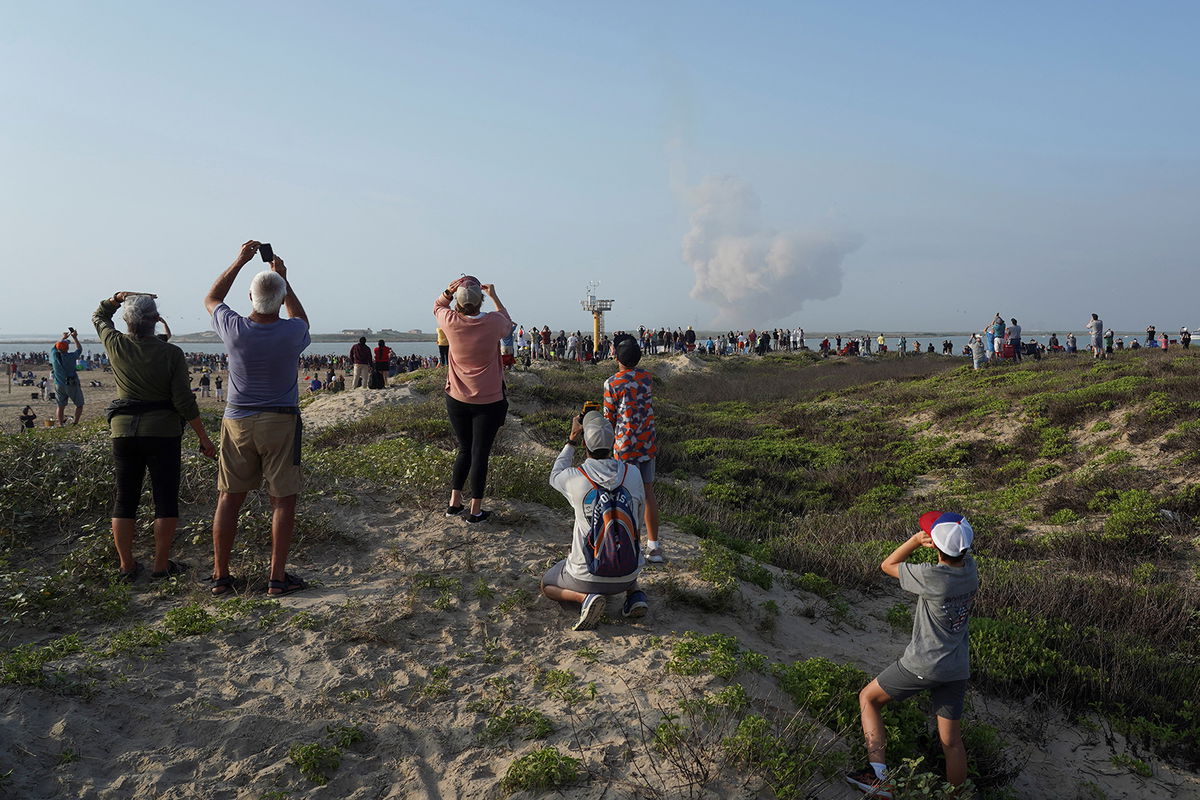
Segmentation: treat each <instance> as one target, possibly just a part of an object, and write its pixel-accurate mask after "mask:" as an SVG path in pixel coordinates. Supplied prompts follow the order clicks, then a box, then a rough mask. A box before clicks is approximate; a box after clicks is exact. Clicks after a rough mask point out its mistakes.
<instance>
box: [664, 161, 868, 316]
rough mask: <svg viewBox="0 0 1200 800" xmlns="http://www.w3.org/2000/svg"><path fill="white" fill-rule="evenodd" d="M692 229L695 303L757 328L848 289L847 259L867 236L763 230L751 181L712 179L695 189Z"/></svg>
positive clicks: (687, 251) (688, 253) (689, 258)
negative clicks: (844, 275) (845, 281)
mask: <svg viewBox="0 0 1200 800" xmlns="http://www.w3.org/2000/svg"><path fill="white" fill-rule="evenodd" d="M690 195H691V197H690V199H691V205H692V217H691V225H692V227H691V230H689V231H688V232H687V235H686V236H684V237H683V259H684V261H686V262H687V263H688V265H689V266H691V268H692V270H693V271H694V272H695V273H696V282H695V284H694V285H693V286H692V297H694V298H696V299H697V300H703V301H705V302H708V303H712V304H714V305H715V306H716V307H717V319H716V322H717V323H718V324H720V325H722V326H725V325H738V326H740V325H753V324H761V323H762V322H765V321H770V320H778V319H782V318H784V317H786V316H788V315H789V314H792V313H794V312H796V311H799V310H800V309H801V308H802V307H803V305H804V302H805V301H806V300H828V299H829V298H831V297H835V296H837V294H838V293H839V292H841V290H842V260H843V259H844V258H845V257H846V255H847V254H849V253H852V252H853V251H855V250H857V249H858V247H859V246H860V245H861V244H862V239H861V237H858V236H853V235H846V234H833V233H825V232H810V233H793V232H782V233H781V232H778V231H773V230H769V229H765V228H763V227H762V225H761V222H760V220H759V201H758V196H757V195H756V194H755V193H754V190H753V189H752V188H751V187H750V185H749V184H747V183H746V182H745V181H743V180H741V179H739V178H735V177H733V176H729V175H726V176H721V177H710V178H708V179H706V180H705V181H704V182H703V183H702V184H700V185H699V186H697V187H695V188H693V189H692V190H691V191H690Z"/></svg>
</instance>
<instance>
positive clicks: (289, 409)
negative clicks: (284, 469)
mask: <svg viewBox="0 0 1200 800" xmlns="http://www.w3.org/2000/svg"><path fill="white" fill-rule="evenodd" d="M225 407H226V408H232V409H234V410H235V411H255V412H258V413H260V414H262V413H267V414H291V415H293V416H295V417H296V436H295V439H294V441H293V443H292V463H293V464H295V465H297V466H299V465H300V437H301V434H302V433H303V431H304V424H303V421H302V420H301V417H300V407H299V406H242V405H238V404H237V403H226V404H225Z"/></svg>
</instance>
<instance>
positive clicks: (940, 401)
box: [515, 351, 1200, 763]
mask: <svg viewBox="0 0 1200 800" xmlns="http://www.w3.org/2000/svg"><path fill="white" fill-rule="evenodd" d="M907 361H910V362H911V361H912V360H907ZM931 362H932V363H931ZM651 369H653V367H652V366H651ZM881 370H892V371H893V372H896V371H899V370H908V371H909V373H910V374H904V373H903V372H897V374H894V375H889V376H888V379H885V380H876V378H877V377H879V374H880V372H881ZM593 375H594V373H591V372H589V371H588V370H587V369H586V368H577V367H570V368H568V369H565V370H562V371H555V372H554V373H551V374H549V375H544V376H543V384H541V385H538V386H537V387H535V388H534V389H532V390H529V391H528V392H523V390H522V389H521V388H520V387H517V389H516V390H515V391H516V394H517V395H518V396H522V395H523V394H525V395H527V396H528V397H530V398H531V399H535V400H537V401H539V402H540V403H541V404H542V411H541V412H539V413H538V414H536V415H534V416H533V417H531V418H529V420H528V421H531V422H533V423H534V425H533V431H534V435H535V436H538V437H540V438H541V439H542V440H543V441H545V442H546V443H547V444H553V443H556V442H557V441H559V439H560V438H561V432H562V420H563V419H564V418H565V417H566V415H568V414H570V413H571V412H572V411H573V410H574V409H577V408H578V407H579V405H580V404H581V403H582V402H583V401H584V400H587V399H594V398H595V396H596V394H597V393H598V391H597V379H596V378H594V377H592V376H593ZM601 377H602V376H601ZM655 390H656V395H655V410H656V417H657V422H658V429H659V435H660V450H659V455H658V471H659V474H660V475H662V476H664V478H666V480H660V482H659V483H658V484H657V485H656V489H657V490H658V494H659V498H660V502H661V507H662V510H663V513H664V515H665V516H666V517H667V518H668V519H671V520H673V521H674V522H676V523H677V524H679V525H680V526H681V527H682V528H684V529H685V530H688V531H689V532H692V533H695V534H697V535H700V536H704V537H706V538H710V539H713V540H715V541H718V542H720V543H722V544H724V545H726V546H727V547H729V548H730V549H732V550H734V551H737V552H742V553H753V554H754V555H755V556H756V557H758V558H763V559H765V560H767V561H770V562H772V563H774V564H776V565H778V566H781V567H784V568H787V569H790V570H794V571H795V572H797V573H802V574H803V573H808V574H815V575H819V576H822V577H825V578H827V579H829V580H830V581H832V582H833V584H835V585H837V586H842V587H852V588H866V587H870V586H873V585H878V584H879V583H880V582H881V580H882V579H881V577H880V574H879V571H878V563H879V561H880V560H882V558H883V556H885V555H886V554H887V553H888V552H890V550H891V549H892V547H894V545H895V543H896V542H898V541H900V540H901V539H903V538H905V537H906V536H907V535H908V533H910V532H911V531H912V530H913V529H914V528H915V520H916V517H917V516H918V515H919V514H920V513H921V512H923V511H925V510H928V509H931V508H938V509H953V510H958V511H961V512H962V513H964V514H966V515H967V516H968V517H969V518H970V519H971V520H972V521H973V523H974V525H975V529H976V532H977V534H978V540H977V547H976V552H977V555H978V556H979V561H980V568H981V572H982V577H983V589H982V591H981V593H980V596H979V599H978V604H977V608H976V619H977V620H978V621H979V624H978V625H976V626H975V627H974V629H973V633H972V639H973V646H974V653H973V657H974V662H975V663H974V670H973V671H974V673H975V675H976V680H977V682H978V684H979V685H982V686H986V687H987V688H988V689H989V690H991V691H996V692H1001V693H1004V694H1007V695H1011V696H1014V697H1025V696H1029V695H1042V696H1047V697H1050V698H1053V699H1055V700H1059V701H1062V702H1064V703H1065V704H1066V705H1067V707H1068V708H1071V709H1075V710H1078V711H1084V710H1089V709H1100V710H1102V712H1103V713H1105V714H1107V715H1109V716H1110V717H1111V718H1112V720H1113V721H1114V723H1115V724H1117V725H1118V726H1119V727H1121V728H1123V729H1125V730H1128V731H1130V732H1132V733H1133V734H1134V736H1135V739H1136V740H1137V741H1138V742H1139V743H1140V744H1142V745H1144V746H1147V747H1150V748H1152V749H1154V750H1156V751H1157V752H1159V753H1163V754H1168V755H1172V756H1174V757H1177V758H1179V759H1181V760H1184V761H1186V762H1190V763H1195V762H1197V761H1200V744H1197V742H1200V717H1198V716H1197V712H1196V703H1195V699H1194V696H1193V695H1194V687H1195V686H1197V685H1200V610H1198V609H1200V601H1198V598H1200V590H1198V588H1197V584H1198V580H1197V579H1198V576H1200V566H1198V564H1200V560H1198V558H1197V538H1196V528H1195V520H1194V518H1193V515H1195V514H1196V513H1197V512H1200V502H1198V501H1200V489H1198V488H1197V485H1196V481H1194V480H1189V479H1186V478H1185V479H1183V480H1181V479H1180V477H1181V473H1182V474H1183V475H1187V474H1188V473H1189V472H1190V469H1191V465H1192V464H1194V463H1195V459H1196V455H1195V453H1196V452H1197V450H1196V448H1195V446H1194V445H1196V444H1200V357H1198V356H1197V354H1193V353H1190V352H1179V351H1177V352H1175V353H1168V354H1160V353H1154V354H1136V353H1125V354H1119V355H1118V358H1116V359H1112V360H1109V361H1106V362H1093V361H1092V360H1091V359H1088V358H1086V357H1084V356H1079V357H1077V358H1074V359H1069V358H1065V357H1060V358H1054V359H1045V360H1042V361H1040V362H1026V364H1024V365H1020V366H1011V365H1009V366H1002V367H999V368H993V369H989V370H983V371H979V372H976V371H973V370H970V369H969V368H967V367H965V366H961V362H959V361H953V360H950V359H940V358H939V359H936V360H934V359H930V360H927V361H925V365H924V371H923V372H921V371H919V370H918V369H917V368H916V367H915V366H914V365H913V364H911V363H909V364H907V365H901V364H900V363H899V360H898V359H897V360H895V361H892V362H891V363H884V364H870V365H867V364H861V363H849V364H847V363H844V362H840V361H839V362H822V361H820V360H818V359H813V358H807V357H800V358H795V357H788V356H777V357H767V358H765V359H756V360H749V361H745V360H736V361H735V360H711V361H710V362H709V363H708V364H707V369H705V370H703V371H699V372H680V373H678V374H675V375H672V376H670V377H667V378H664V379H659V380H658V381H657V382H656V386H655ZM1097 434H1099V435H1097ZM1131 449H1138V450H1139V451H1140V453H1139V455H1140V459H1139V462H1138V463H1133V462H1134V460H1135V457H1134V455H1133V453H1132V452H1131ZM672 479H673V480H672ZM707 558H710V559H711V558H712V556H711V554H710V555H709V556H707ZM1147 569H1149V571H1147ZM739 577H742V579H745V576H744V575H743V576H739Z"/></svg>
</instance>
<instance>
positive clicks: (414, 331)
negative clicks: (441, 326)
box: [409, 328, 422, 334]
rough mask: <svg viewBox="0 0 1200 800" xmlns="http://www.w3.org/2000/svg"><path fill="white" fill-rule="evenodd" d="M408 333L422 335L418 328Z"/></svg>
mask: <svg viewBox="0 0 1200 800" xmlns="http://www.w3.org/2000/svg"><path fill="white" fill-rule="evenodd" d="M409 333H418V334H419V333H422V331H421V329H420V328H413V329H412V330H411V331H409Z"/></svg>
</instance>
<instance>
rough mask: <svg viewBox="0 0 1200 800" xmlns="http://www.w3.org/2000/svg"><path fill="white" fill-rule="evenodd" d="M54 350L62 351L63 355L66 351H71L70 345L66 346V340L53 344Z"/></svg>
mask: <svg viewBox="0 0 1200 800" xmlns="http://www.w3.org/2000/svg"><path fill="white" fill-rule="evenodd" d="M54 349H55V350H61V351H63V352H64V353H65V352H66V351H67V350H70V349H71V345H69V344H67V340H66V339H63V340H62V341H60V342H55V343H54Z"/></svg>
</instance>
